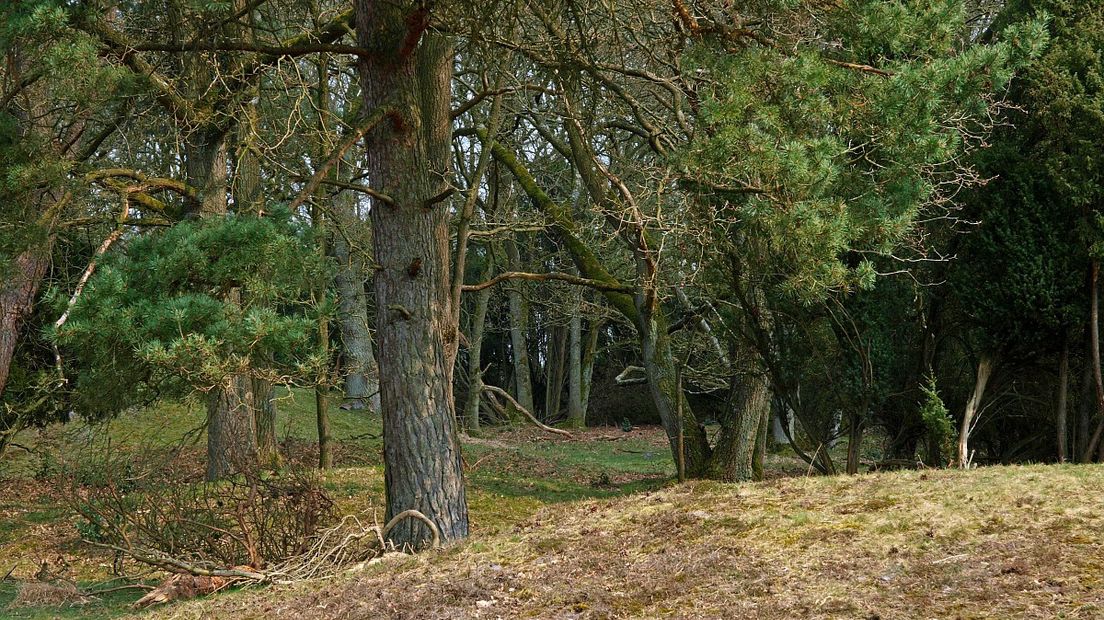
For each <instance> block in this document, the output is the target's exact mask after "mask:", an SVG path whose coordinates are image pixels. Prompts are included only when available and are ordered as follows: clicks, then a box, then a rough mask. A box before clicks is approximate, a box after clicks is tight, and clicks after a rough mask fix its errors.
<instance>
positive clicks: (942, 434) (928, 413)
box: [920, 377, 955, 457]
mask: <svg viewBox="0 0 1104 620" xmlns="http://www.w3.org/2000/svg"><path fill="white" fill-rule="evenodd" d="M920 391H921V392H922V393H923V395H924V401H923V402H922V403H920V419H921V420H922V421H923V422H924V428H925V429H927V431H928V437H929V439H930V440H931V441H932V442H933V443H934V445H937V446H939V448H940V452H942V454H943V456H944V457H950V456H951V455H952V454H953V445H952V444H953V442H954V437H955V427H954V419H953V418H952V417H951V413H950V411H948V410H947V406H946V405H944V404H943V399H942V398H941V397H940V396H939V390H938V388H937V387H936V385H935V377H929V378H928V383H927V385H922V386H920Z"/></svg>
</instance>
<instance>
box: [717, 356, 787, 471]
mask: <svg viewBox="0 0 1104 620" xmlns="http://www.w3.org/2000/svg"><path fill="white" fill-rule="evenodd" d="M732 391H733V393H732V398H731V401H730V403H729V407H730V410H729V411H727V412H725V415H724V417H723V418H722V419H721V432H720V434H719V435H718V437H717V444H716V446H714V448H713V456H712V458H711V459H710V461H709V477H710V478H714V479H717V480H725V481H729V482H744V481H748V480H754V479H755V475H756V474H755V466H754V464H755V451H756V447H757V445H758V443H759V442H758V438H759V435H760V428H762V429H763V431H762V434H763V437H764V440H765V437H766V428H765V425H764V423H763V422H764V420H766V419H769V417H770V407H771V400H772V399H773V395H772V394H771V389H770V380H769V379H768V378H767V376H766V375H765V374H763V373H760V372H752V373H749V374H747V375H745V376H743V377H740V378H738V379H736V380H735V385H734V386H733V388H732Z"/></svg>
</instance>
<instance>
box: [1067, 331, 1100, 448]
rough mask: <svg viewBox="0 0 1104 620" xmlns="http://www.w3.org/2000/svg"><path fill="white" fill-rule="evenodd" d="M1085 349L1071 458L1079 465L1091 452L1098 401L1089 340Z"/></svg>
mask: <svg viewBox="0 0 1104 620" xmlns="http://www.w3.org/2000/svg"><path fill="white" fill-rule="evenodd" d="M1087 332H1088V330H1086V333H1087ZM1085 349H1086V351H1085V352H1086V355H1085V361H1084V363H1083V364H1082V365H1081V387H1080V389H1079V390H1078V397H1077V437H1076V441H1074V442H1073V446H1074V454H1072V455H1071V458H1070V460H1072V461H1076V462H1079V463H1081V462H1084V456H1085V454H1086V453H1087V452H1088V450H1089V437H1090V436H1091V435H1092V418H1093V410H1094V409H1095V408H1096V399H1094V398H1093V379H1092V372H1093V370H1092V360H1091V357H1092V356H1091V353H1089V350H1088V349H1089V345H1088V339H1086V341H1085Z"/></svg>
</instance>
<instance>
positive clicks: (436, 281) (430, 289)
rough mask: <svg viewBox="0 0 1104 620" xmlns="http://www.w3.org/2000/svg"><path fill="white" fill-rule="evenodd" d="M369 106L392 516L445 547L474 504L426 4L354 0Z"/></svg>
mask: <svg viewBox="0 0 1104 620" xmlns="http://www.w3.org/2000/svg"><path fill="white" fill-rule="evenodd" d="M356 9H357V11H356V13H357V28H356V31H357V40H358V42H359V44H360V46H361V47H363V48H365V49H366V50H368V52H369V53H368V54H366V55H363V56H361V57H360V63H359V68H360V76H361V83H362V87H363V88H362V91H363V97H364V103H365V105H364V108H365V109H366V110H371V109H374V108H376V107H377V106H381V105H386V106H389V107H390V108H391V112H390V113H389V122H387V123H385V124H384V125H383V126H381V127H378V128H376V129H375V130H373V131H372V132H370V133H369V134H368V135H367V137H366V147H367V158H366V160H367V170H366V172H367V175H368V179H369V182H370V184H371V186H372V187H373V188H375V189H377V190H378V191H380V192H382V193H383V194H385V195H387V196H388V197H389V198H390V201H389V202H384V201H380V200H374V201H373V204H372V211H371V218H372V238H373V246H374V253H375V259H376V263H377V264H378V268H377V271H376V274H375V277H374V278H373V280H374V283H375V290H376V307H377V309H378V310H377V315H378V316H377V334H378V345H379V348H378V351H379V364H380V397H381V406H382V409H383V440H384V482H385V487H386V495H387V517H386V518H387V519H391V518H392V517H393V516H395V515H397V514H399V513H401V512H403V511H406V510H411V509H414V510H419V511H421V512H422V513H423V514H424V515H426V516H427V517H428V518H429V519H430V520H432V521H433V522H434V523H435V524H436V525H437V527H438V529H439V530H440V533H441V538H442V540H443V541H445V542H449V541H454V540H458V539H461V538H464V537H466V536H467V535H468V507H467V497H466V495H465V490H464V471H463V469H462V467H461V455H460V444H459V441H458V439H457V433H456V426H455V424H456V418H455V413H454V405H453V400H452V388H451V385H452V368H450V367H449V365H448V364H447V359H448V351H449V347H450V346H451V344H452V342H453V341H454V340H455V339H456V338H457V333H456V326H455V325H454V324H453V323H452V313H451V308H450V290H449V285H450V282H451V278H450V273H449V262H450V257H449V252H448V244H449V229H448V216H449V209H448V203H447V202H445V201H444V199H443V198H442V196H447V195H448V191H449V188H450V182H449V177H450V164H451V157H450V151H451V148H450V147H451V139H452V131H451V120H450V109H449V102H450V93H451V90H450V88H451V77H452V62H453V50H452V45H451V44H450V42H449V40H448V39H447V38H446V37H445V36H444V35H442V34H439V33H437V32H435V31H432V30H430V29H429V28H428V26H429V12H428V9H427V8H425V5H424V4H423V3H415V2H410V1H396V2H382V1H380V0H357V3H356ZM391 538H392V539H393V540H394V541H395V543H396V544H398V545H412V546H415V547H419V546H423V545H425V544H427V543H428V542H430V541H431V540H432V536H431V533H430V531H429V529H428V528H427V527H426V526H425V525H423V524H421V523H419V522H417V521H415V520H411V519H408V520H406V521H403V522H401V523H400V524H399V525H398V526H396V527H395V528H394V529H393V530H392V532H391Z"/></svg>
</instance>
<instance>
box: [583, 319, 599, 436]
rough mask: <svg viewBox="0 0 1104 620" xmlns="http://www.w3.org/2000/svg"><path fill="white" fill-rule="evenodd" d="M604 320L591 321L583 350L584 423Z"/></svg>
mask: <svg viewBox="0 0 1104 620" xmlns="http://www.w3.org/2000/svg"><path fill="white" fill-rule="evenodd" d="M603 325H604V322H603V321H602V320H601V319H599V320H596V321H591V323H590V330H589V331H588V332H587V342H586V348H585V349H584V350H583V363H582V368H581V369H580V370H579V382H580V383H581V384H582V387H581V388H580V390H581V392H582V395H581V396H580V397H579V398H580V400H581V401H582V406H583V423H584V425H585V423H586V414H587V411H588V410H589V409H590V388H591V386H592V385H593V384H594V363H595V361H596V360H597V359H598V337H599V336H600V335H601V334H602V326H603Z"/></svg>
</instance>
